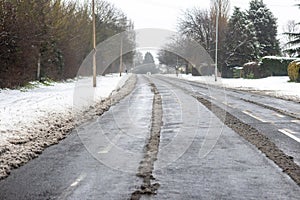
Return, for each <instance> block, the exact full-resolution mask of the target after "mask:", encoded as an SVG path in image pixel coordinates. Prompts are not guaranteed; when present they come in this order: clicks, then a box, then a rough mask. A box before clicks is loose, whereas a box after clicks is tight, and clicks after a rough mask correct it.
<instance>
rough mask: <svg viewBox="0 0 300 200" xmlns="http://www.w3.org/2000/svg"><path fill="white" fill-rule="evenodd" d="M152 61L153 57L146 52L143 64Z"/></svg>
mask: <svg viewBox="0 0 300 200" xmlns="http://www.w3.org/2000/svg"><path fill="white" fill-rule="evenodd" d="M149 63H154V58H153V56H152V54H151V53H150V52H147V53H146V54H145V57H144V61H143V64H149Z"/></svg>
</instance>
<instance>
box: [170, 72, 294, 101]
mask: <svg viewBox="0 0 300 200" xmlns="http://www.w3.org/2000/svg"><path fill="white" fill-rule="evenodd" d="M168 76H172V77H176V75H168ZM178 78H181V79H185V80H190V81H197V82H201V83H206V84H211V85H217V86H220V87H224V88H235V89H240V90H248V91H252V92H258V93H264V94H267V95H271V96H275V97H279V98H284V99H289V100H294V101H297V102H300V83H292V82H288V81H289V77H287V76H273V77H267V78H262V79H243V78H239V79H236V78H220V77H218V81H217V82H215V78H214V76H192V75H184V74H180V75H179V76H178Z"/></svg>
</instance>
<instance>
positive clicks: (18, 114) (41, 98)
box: [0, 74, 129, 147]
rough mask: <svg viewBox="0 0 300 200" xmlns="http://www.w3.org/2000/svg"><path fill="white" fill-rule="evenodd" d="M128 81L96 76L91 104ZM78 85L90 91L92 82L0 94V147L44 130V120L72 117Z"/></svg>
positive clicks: (83, 80)
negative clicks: (39, 128)
mask: <svg viewBox="0 0 300 200" xmlns="http://www.w3.org/2000/svg"><path fill="white" fill-rule="evenodd" d="M128 77H129V75H125V76H122V77H120V76H119V75H117V74H112V75H106V76H98V77H97V88H96V89H95V90H93V96H94V99H93V100H94V102H96V101H97V102H99V101H101V100H103V99H105V98H107V97H108V96H109V95H110V94H111V93H112V92H113V91H114V90H116V89H118V88H120V87H122V85H123V84H124V83H125V82H126V80H127V79H128ZM81 82H85V83H87V84H88V85H85V86H84V87H83V89H84V90H88V89H91V88H92V87H91V86H92V78H86V77H85V78H80V79H79V80H78V81H75V80H71V81H68V82H62V83H53V84H51V86H45V85H39V86H38V87H37V88H34V89H30V90H28V91H23V92H22V91H20V90H6V89H2V90H0V147H1V146H4V145H5V144H7V143H8V140H9V139H10V138H14V137H15V136H16V135H22V134H26V132H27V131H26V130H28V129H30V127H32V126H37V125H40V127H41V128H43V126H44V125H45V123H44V119H47V120H49V118H51V116H57V115H61V116H64V115H71V114H72V111H73V108H74V91H77V92H78V88H79V87H81V86H82V84H81ZM90 103H92V102H90ZM86 106H88V105H86ZM80 109H85V107H81V108H80ZM53 120H54V119H53ZM32 131H34V130H32Z"/></svg>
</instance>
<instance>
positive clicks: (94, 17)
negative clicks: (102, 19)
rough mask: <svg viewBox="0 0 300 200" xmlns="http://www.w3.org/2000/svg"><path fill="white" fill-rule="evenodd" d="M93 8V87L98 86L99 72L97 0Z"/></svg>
mask: <svg viewBox="0 0 300 200" xmlns="http://www.w3.org/2000/svg"><path fill="white" fill-rule="evenodd" d="M92 4H93V5H92V7H93V8H92V10H93V87H96V86H97V80H96V74H97V65H96V16H95V0H93V2H92Z"/></svg>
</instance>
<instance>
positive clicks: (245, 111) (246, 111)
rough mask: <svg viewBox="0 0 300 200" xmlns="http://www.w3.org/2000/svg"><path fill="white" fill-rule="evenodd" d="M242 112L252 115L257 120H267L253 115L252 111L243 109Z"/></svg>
mask: <svg viewBox="0 0 300 200" xmlns="http://www.w3.org/2000/svg"><path fill="white" fill-rule="evenodd" d="M243 113H245V114H246V115H249V116H250V117H253V118H254V119H257V120H259V121H261V122H264V123H265V122H267V121H266V120H264V119H262V118H260V117H257V116H255V115H253V114H252V113H250V112H249V111H248V110H244V111H243Z"/></svg>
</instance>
